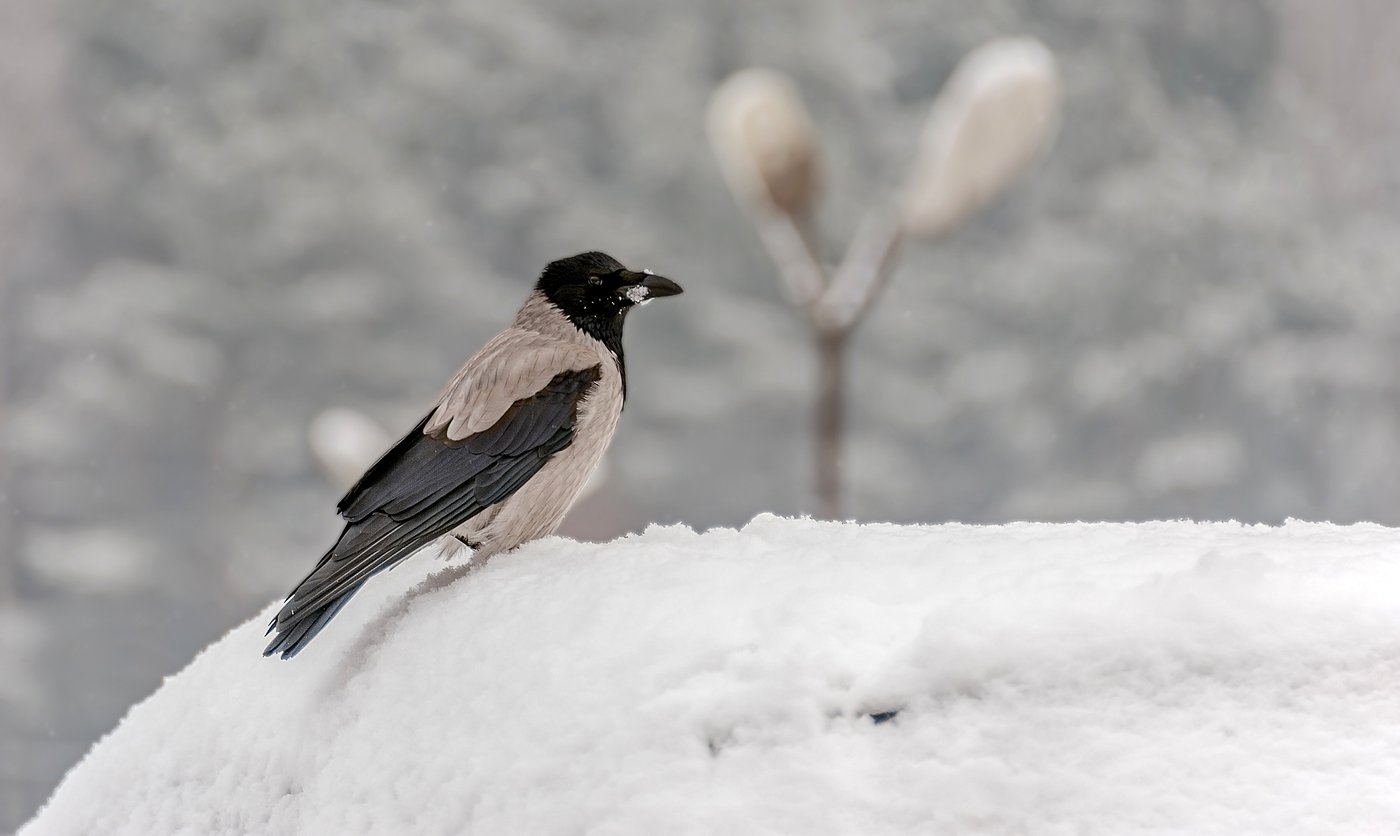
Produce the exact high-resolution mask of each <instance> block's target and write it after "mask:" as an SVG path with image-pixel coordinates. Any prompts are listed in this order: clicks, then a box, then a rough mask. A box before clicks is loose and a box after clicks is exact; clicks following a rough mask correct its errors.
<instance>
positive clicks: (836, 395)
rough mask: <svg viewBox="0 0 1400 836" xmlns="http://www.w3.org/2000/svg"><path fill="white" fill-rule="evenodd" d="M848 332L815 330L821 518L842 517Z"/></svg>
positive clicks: (818, 490) (818, 491)
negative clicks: (842, 469)
mask: <svg viewBox="0 0 1400 836" xmlns="http://www.w3.org/2000/svg"><path fill="white" fill-rule="evenodd" d="M848 333H849V332H848V331H845V330H840V331H835V330H825V329H823V330H818V331H817V332H816V344H817V374H818V375H819V377H820V381H819V384H818V389H817V422H816V442H817V449H816V454H817V502H818V506H819V508H820V513H821V516H822V517H824V518H826V519H829V520H835V519H840V518H841V442H842V435H843V433H844V432H845V424H846V415H845V411H846V337H847V335H848Z"/></svg>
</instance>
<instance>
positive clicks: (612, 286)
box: [535, 252, 681, 358]
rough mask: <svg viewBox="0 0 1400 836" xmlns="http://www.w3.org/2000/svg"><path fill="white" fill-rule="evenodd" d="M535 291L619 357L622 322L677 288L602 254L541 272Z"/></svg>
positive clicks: (577, 258)
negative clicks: (642, 305)
mask: <svg viewBox="0 0 1400 836" xmlns="http://www.w3.org/2000/svg"><path fill="white" fill-rule="evenodd" d="M535 287H536V288H537V289H538V290H539V291H540V293H543V294H544V297H545V298H546V299H548V300H549V301H550V302H552V303H554V306H555V307H557V308H558V309H559V310H560V311H563V313H564V315H565V316H567V317H568V318H569V320H570V321H571V322H573V323H574V325H577V326H578V327H579V329H580V330H582V331H583V332H584V333H587V334H589V335H590V336H592V337H594V338H595V339H598V340H601V341H602V342H603V343H604V344H606V345H607V346H608V348H610V349H612V351H613V353H614V354H616V355H617V356H618V357H619V358H620V357H621V356H622V322H623V319H624V318H625V317H626V316H627V312H628V311H630V310H632V308H634V307H636V306H637V305H639V304H642V303H644V302H649V301H651V300H652V299H656V298H659V297H662V296H675V295H676V294H677V293H680V292H681V286H680V285H678V284H676V283H675V282H673V281H671V280H670V279H667V278H664V277H662V276H658V275H656V274H654V273H651V272H649V271H646V270H643V271H642V272H640V273H638V272H635V271H632V270H628V269H627V268H626V267H623V266H622V265H621V264H619V263H618V261H617V259H615V258H613V257H612V256H610V255H607V254H606V253H599V252H591V253H581V254H579V255H576V256H571V257H569V258H561V259H559V260H558V261H555V262H553V263H551V264H550V265H549V266H548V267H546V268H544V273H542V274H541V275H540V280H539V282H538V283H536V285H535Z"/></svg>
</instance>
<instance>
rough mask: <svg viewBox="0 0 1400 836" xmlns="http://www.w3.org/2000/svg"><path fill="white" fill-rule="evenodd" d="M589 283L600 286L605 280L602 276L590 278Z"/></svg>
mask: <svg viewBox="0 0 1400 836" xmlns="http://www.w3.org/2000/svg"><path fill="white" fill-rule="evenodd" d="M588 283H589V284H591V285H600V284H602V283H603V279H602V277H600V276H589V277H588Z"/></svg>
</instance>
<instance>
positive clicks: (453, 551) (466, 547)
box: [438, 532, 480, 560]
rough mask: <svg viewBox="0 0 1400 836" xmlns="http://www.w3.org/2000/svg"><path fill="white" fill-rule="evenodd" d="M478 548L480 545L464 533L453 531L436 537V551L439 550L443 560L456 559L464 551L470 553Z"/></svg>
mask: <svg viewBox="0 0 1400 836" xmlns="http://www.w3.org/2000/svg"><path fill="white" fill-rule="evenodd" d="M478 548H480V546H479V545H478V544H477V543H473V542H472V541H471V540H468V539H467V538H466V537H465V536H464V535H461V534H457V533H455V532H454V533H452V534H449V535H448V536H446V537H442V538H439V539H438V551H439V552H441V556H442V559H443V560H456V559H457V558H459V557H461V556H462V555H463V553H464V552H465V553H467V554H470V553H471V552H474V551H476V550H477V549H478Z"/></svg>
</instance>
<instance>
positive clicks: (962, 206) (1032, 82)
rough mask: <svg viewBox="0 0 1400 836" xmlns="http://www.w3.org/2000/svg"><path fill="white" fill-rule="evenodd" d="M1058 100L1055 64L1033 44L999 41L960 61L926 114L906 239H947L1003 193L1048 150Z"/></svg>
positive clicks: (907, 204) (905, 211) (906, 212)
mask: <svg viewBox="0 0 1400 836" xmlns="http://www.w3.org/2000/svg"><path fill="white" fill-rule="evenodd" d="M1060 97H1061V91H1060V78H1059V73H1058V71H1057V69H1056V66H1055V57H1054V56H1053V55H1052V54H1051V53H1050V50H1049V49H1047V48H1046V46H1045V45H1044V44H1043V43H1041V42H1040V41H1038V40H1036V39H1034V38H1002V39H998V40H995V41H991V42H990V43H987V44H984V45H983V46H981V47H978V48H977V49H975V50H973V51H972V52H971V53H969V54H968V55H967V56H966V57H965V58H963V60H962V61H961V62H960V63H959V64H958V66H957V69H955V70H954V71H953V76H952V78H951V79H950V80H949V81H948V84H947V85H946V86H945V87H944V89H943V92H942V93H941V94H940V95H939V97H938V99H937V100H936V101H935V102H934V103H933V107H932V109H931V111H930V112H929V118H928V122H927V124H926V126H925V128H924V134H923V138H922V140H921V142H920V149H919V157H918V161H917V162H916V163H915V166H914V171H913V174H912V176H911V178H910V182H909V188H908V191H907V192H906V194H905V198H904V203H903V207H902V217H903V223H904V229H905V231H906V232H907V233H909V234H911V235H917V236H920V237H935V236H939V235H943V234H945V233H947V232H949V231H950V230H952V229H954V228H956V227H957V226H958V225H959V224H961V223H962V222H963V221H965V220H966V219H967V218H969V217H971V215H972V214H973V213H974V212H976V211H977V210H978V209H979V208H981V207H982V206H983V205H985V204H986V203H987V202H988V201H990V200H991V199H992V198H993V197H995V196H996V195H997V194H998V193H1000V192H1001V191H1002V190H1003V189H1004V188H1006V186H1007V185H1008V184H1010V182H1011V181H1012V180H1013V179H1015V177H1016V176H1017V175H1018V174H1020V173H1021V172H1022V171H1023V170H1024V169H1025V168H1026V167H1027V166H1028V165H1029V164H1030V163H1031V162H1033V161H1034V160H1035V159H1036V158H1037V157H1038V156H1039V154H1040V152H1041V151H1042V149H1044V148H1045V146H1046V145H1048V144H1049V140H1050V138H1051V136H1052V135H1053V133H1054V130H1055V127H1056V125H1057V123H1058V119H1059V110H1060Z"/></svg>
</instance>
